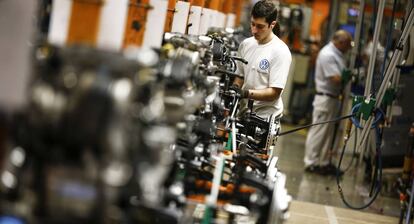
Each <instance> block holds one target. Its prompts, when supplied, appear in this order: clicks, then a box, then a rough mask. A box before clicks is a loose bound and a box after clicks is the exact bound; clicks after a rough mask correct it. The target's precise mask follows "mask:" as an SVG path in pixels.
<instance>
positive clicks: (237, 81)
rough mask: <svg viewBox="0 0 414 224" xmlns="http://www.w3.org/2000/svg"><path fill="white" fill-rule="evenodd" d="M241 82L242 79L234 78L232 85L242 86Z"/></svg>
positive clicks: (242, 81)
mask: <svg viewBox="0 0 414 224" xmlns="http://www.w3.org/2000/svg"><path fill="white" fill-rule="evenodd" d="M243 83H244V79H242V78H240V77H236V78H234V81H233V85H236V86H237V88H241V87H242V86H243Z"/></svg>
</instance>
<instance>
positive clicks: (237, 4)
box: [233, 0, 245, 26]
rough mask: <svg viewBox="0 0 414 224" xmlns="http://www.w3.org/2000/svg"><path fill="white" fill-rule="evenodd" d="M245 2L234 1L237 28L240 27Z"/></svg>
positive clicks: (241, 0)
mask: <svg viewBox="0 0 414 224" xmlns="http://www.w3.org/2000/svg"><path fill="white" fill-rule="evenodd" d="M244 3H245V2H244V0H234V2H233V7H234V12H233V13H234V14H236V26H239V25H240V21H241V15H242V11H243V7H244Z"/></svg>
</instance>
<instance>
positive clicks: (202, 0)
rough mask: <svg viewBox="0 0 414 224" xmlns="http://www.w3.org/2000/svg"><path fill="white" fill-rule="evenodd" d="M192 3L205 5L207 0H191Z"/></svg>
mask: <svg viewBox="0 0 414 224" xmlns="http://www.w3.org/2000/svg"><path fill="white" fill-rule="evenodd" d="M190 4H191V5H194V6H201V7H204V4H205V0H191V1H190Z"/></svg>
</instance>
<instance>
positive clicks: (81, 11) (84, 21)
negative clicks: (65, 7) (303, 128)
mask: <svg viewBox="0 0 414 224" xmlns="http://www.w3.org/2000/svg"><path fill="white" fill-rule="evenodd" d="M101 8H102V1H101V0H82V1H79V0H75V1H73V5H72V11H71V16H70V21H69V30H68V38H67V40H66V43H67V44H86V45H90V46H95V45H96V41H97V37H98V30H99V20H100V15H101Z"/></svg>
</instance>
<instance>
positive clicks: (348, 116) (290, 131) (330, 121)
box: [279, 114, 355, 136]
mask: <svg viewBox="0 0 414 224" xmlns="http://www.w3.org/2000/svg"><path fill="white" fill-rule="evenodd" d="M353 116H355V114H350V115H346V116H343V117H339V118H335V119H332V120H328V121H322V122H319V123H314V124H308V125H305V126H301V127H298V128H295V129H292V130H289V131H285V132H281V133H279V136H282V135H287V134H290V133H292V132H296V131H299V130H302V129H305V128H308V127H312V126H316V125H321V124H327V123H332V122H338V121H340V120H344V119H347V118H350V117H353Z"/></svg>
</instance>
